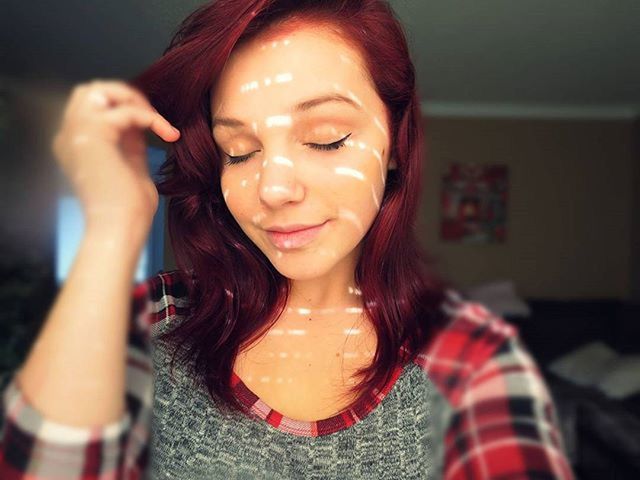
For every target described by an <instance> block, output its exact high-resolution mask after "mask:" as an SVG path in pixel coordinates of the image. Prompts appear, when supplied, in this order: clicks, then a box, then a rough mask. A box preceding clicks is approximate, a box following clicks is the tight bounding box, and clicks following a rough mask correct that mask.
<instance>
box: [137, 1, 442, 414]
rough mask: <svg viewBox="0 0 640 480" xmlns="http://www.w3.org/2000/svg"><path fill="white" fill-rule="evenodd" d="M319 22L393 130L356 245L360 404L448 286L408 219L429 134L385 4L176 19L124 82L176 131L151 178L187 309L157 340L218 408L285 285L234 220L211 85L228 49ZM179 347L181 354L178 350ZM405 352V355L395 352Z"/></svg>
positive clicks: (282, 5)
mask: <svg viewBox="0 0 640 480" xmlns="http://www.w3.org/2000/svg"><path fill="white" fill-rule="evenodd" d="M302 24H304V25H308V26H314V25H323V26H329V27H330V28H333V29H335V31H336V32H337V33H339V35H340V36H341V38H343V39H344V40H345V41H346V42H348V43H349V44H350V45H353V46H355V47H356V48H357V49H358V51H359V52H360V53H361V55H362V57H363V59H364V60H365V64H366V67H367V69H368V73H369V76H370V78H371V80H372V82H373V85H374V86H375V89H376V91H377V93H378V95H379V97H380V98H381V99H382V101H383V102H384V104H385V105H386V110H387V114H388V116H387V118H388V121H389V126H390V133H391V149H390V155H391V156H392V157H393V158H394V159H395V160H396V162H397V168H396V169H394V170H390V171H389V174H388V177H387V183H386V187H385V192H384V196H383V199H382V202H381V207H380V210H379V212H378V214H377V216H376V218H375V220H374V222H373V224H372V226H371V228H370V229H369V231H368V232H367V233H366V235H365V236H364V239H363V248H362V255H361V257H360V259H359V261H358V264H357V267H356V272H355V279H356V283H357V287H358V288H359V289H360V291H361V292H362V300H363V305H364V308H365V312H366V314H367V315H368V316H369V318H370V319H371V320H372V322H373V325H374V327H375V331H376V334H377V338H378V346H377V350H376V353H375V355H374V357H373V361H372V363H371V365H370V366H368V367H367V368H365V369H362V370H360V371H359V372H358V376H359V377H362V380H361V381H360V382H358V383H356V384H355V385H354V386H353V387H352V389H351V390H350V392H348V394H349V396H350V397H351V396H353V398H354V400H353V402H352V403H351V404H350V405H349V408H350V407H353V406H355V405H356V404H357V403H358V402H359V401H361V400H362V399H363V398H364V397H365V396H366V395H367V394H370V393H371V392H373V390H374V389H375V388H381V387H382V386H383V385H385V384H386V383H387V382H388V381H389V380H390V378H391V374H392V372H393V370H394V368H395V367H396V366H397V365H398V364H399V363H400V364H404V363H407V362H409V361H412V360H413V359H414V358H415V356H416V355H417V354H418V353H420V351H421V350H422V349H423V348H425V347H426V345H427V344H428V343H429V342H430V341H431V340H432V339H433V337H434V336H435V335H436V334H437V332H438V330H439V328H440V327H441V326H442V324H443V321H444V320H445V314H444V313H443V311H442V310H441V309H440V305H441V303H442V301H443V300H444V298H445V291H446V289H447V287H448V285H447V283H446V282H445V280H443V278H442V277H441V276H439V275H437V274H436V273H435V272H434V269H433V267H432V265H433V263H434V259H433V258H432V257H430V256H429V255H428V254H427V253H426V252H425V251H424V250H422V248H421V247H420V245H419V244H418V242H417V240H416V237H415V231H414V227H415V220H416V214H417V210H418V202H419V194H420V190H421V163H422V158H423V157H422V148H423V145H422V143H423V128H422V124H421V115H420V109H419V100H418V95H417V90H416V83H415V70H414V66H413V63H412V62H411V59H410V56H409V51H408V47H407V41H406V37H405V34H404V31H403V29H402V27H401V25H400V22H399V21H398V20H397V19H396V17H395V15H394V13H393V10H392V9H391V7H390V6H389V5H388V4H387V2H384V1H381V0H323V1H318V0H218V1H214V2H211V3H209V4H206V5H203V6H201V7H199V8H198V9H197V10H196V11H194V12H193V13H192V14H190V15H189V16H188V17H187V18H186V19H185V20H184V21H183V22H182V24H181V25H180V27H179V29H178V31H177V33H176V34H175V36H174V38H173V39H172V40H171V42H170V45H169V46H168V48H167V49H166V50H165V52H164V54H163V56H162V57H161V58H160V59H159V60H157V61H156V62H155V63H154V64H153V65H151V66H150V67H149V68H148V69H147V70H146V71H144V72H143V73H142V74H140V75H139V76H138V77H136V78H135V79H133V80H132V81H131V82H130V84H131V85H132V86H134V87H136V88H138V89H139V90H140V91H142V92H143V93H144V94H145V95H146V96H147V97H148V98H149V100H150V102H151V103H152V105H153V106H154V107H155V108H156V109H157V110H158V111H159V112H160V113H161V114H162V115H164V116H165V117H166V118H167V119H168V120H169V121H170V122H171V123H172V124H174V125H176V126H177V127H178V128H179V129H180V131H181V134H182V136H181V138H180V140H179V141H177V142H176V143H173V144H170V146H169V151H168V155H167V159H166V162H165V163H164V164H163V165H162V167H161V171H160V174H161V176H162V177H163V179H162V181H161V182H159V183H157V185H156V186H157V188H158V192H159V193H160V194H161V195H164V196H166V197H167V198H168V199H169V200H168V228H169V236H170V240H171V244H172V247H173V251H174V254H175V258H176V264H177V267H178V270H179V275H180V277H181V278H182V279H183V281H184V282H185V284H186V285H187V288H188V296H189V305H190V314H189V317H188V321H185V322H182V323H181V324H179V325H178V326H177V327H175V328H173V329H172V330H170V331H169V332H167V333H166V334H164V335H163V336H162V337H161V338H162V339H163V340H166V341H169V342H171V343H173V344H174V346H175V350H174V355H173V358H172V362H171V363H172V368H173V361H174V360H175V358H176V356H177V354H178V352H182V353H183V355H182V357H181V358H182V359H183V360H187V361H190V360H192V359H193V360H194V363H193V365H192V366H191V369H190V371H191V372H192V373H193V374H194V377H195V378H196V380H199V382H200V385H202V386H204V387H205V388H206V389H207V390H208V392H209V394H210V395H211V398H212V399H213V401H214V402H216V403H218V402H217V401H216V400H217V399H220V400H222V403H221V405H222V406H228V407H230V408H232V409H236V410H242V407H241V404H240V403H239V402H238V401H237V399H236V398H235V396H234V395H233V389H232V387H231V373H232V371H233V365H234V360H235V358H236V356H237V354H238V352H239V351H240V346H242V345H245V344H248V343H249V342H251V341H254V340H256V339H258V338H259V337H260V336H261V335H262V334H263V333H265V332H266V331H268V329H269V327H270V326H272V325H273V323H274V322H275V320H276V319H277V318H278V316H279V315H280V313H282V311H283V309H284V308H285V306H286V302H287V298H288V295H289V289H290V281H289V279H287V278H286V277H284V276H283V275H281V274H280V273H279V272H278V271H277V270H276V269H275V267H274V266H273V265H272V264H271V262H270V261H269V259H268V258H267V257H266V256H265V255H264V254H263V253H262V251H261V250H260V249H258V248H257V247H256V245H255V244H254V243H253V242H252V241H251V240H250V239H249V238H248V237H247V236H246V234H245V233H244V232H243V231H242V230H241V229H240V227H239V226H238V225H237V223H236V222H235V220H234V218H233V216H232V215H231V213H230V212H229V210H228V208H227V206H226V203H225V201H224V198H223V194H222V191H221V187H220V173H221V169H222V162H223V159H222V158H221V157H220V155H219V154H218V151H217V149H216V146H215V143H214V140H213V136H212V130H211V112H210V90H211V89H212V88H214V87H215V84H216V80H217V78H218V77H219V75H220V73H221V71H222V69H223V67H224V65H225V62H226V60H227V59H228V58H229V56H230V54H231V52H232V50H233V49H234V47H236V46H237V45H239V44H240V43H242V42H245V41H248V40H250V39H252V38H254V37H255V36H256V35H258V34H261V33H265V32H267V31H268V30H271V29H272V28H273V29H275V30H274V31H278V32H282V30H283V29H284V28H296V27H297V26H300V25H302ZM185 345H186V347H185V348H182V347H184V346H185ZM402 346H406V347H407V349H406V350H404V353H402V352H403V350H401V347H402Z"/></svg>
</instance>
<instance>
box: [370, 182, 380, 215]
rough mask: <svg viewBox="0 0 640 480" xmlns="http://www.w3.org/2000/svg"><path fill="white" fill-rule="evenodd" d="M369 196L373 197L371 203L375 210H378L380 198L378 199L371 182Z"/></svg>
mask: <svg viewBox="0 0 640 480" xmlns="http://www.w3.org/2000/svg"><path fill="white" fill-rule="evenodd" d="M371 196H372V197H373V203H374V204H375V206H376V210H380V200H379V199H378V194H377V193H376V189H375V187H374V186H373V183H372V184H371Z"/></svg>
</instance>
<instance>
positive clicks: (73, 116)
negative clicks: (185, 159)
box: [52, 80, 180, 236]
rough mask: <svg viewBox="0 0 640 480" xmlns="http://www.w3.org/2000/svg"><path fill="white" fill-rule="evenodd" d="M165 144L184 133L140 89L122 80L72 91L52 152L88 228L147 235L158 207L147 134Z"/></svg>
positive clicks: (98, 83) (102, 82)
mask: <svg viewBox="0 0 640 480" xmlns="http://www.w3.org/2000/svg"><path fill="white" fill-rule="evenodd" d="M147 128H149V129H151V130H152V131H153V132H154V133H155V134H157V135H158V136H159V137H160V138H162V139H163V140H164V141H166V142H175V141H176V140H178V139H179V138H180V132H179V131H178V130H176V129H174V127H173V126H172V125H171V124H170V123H169V122H168V121H167V120H166V119H165V118H164V117H163V116H162V115H160V114H159V113H158V112H157V110H155V109H154V108H153V107H152V106H151V104H150V103H149V101H148V100H147V98H146V97H145V96H144V95H143V94H142V93H141V92H140V91H139V90H137V89H135V88H133V87H131V86H130V85H128V84H127V83H125V82H123V81H118V80H111V81H107V80H93V81H90V82H88V83H82V84H79V85H77V86H76V87H74V89H73V91H72V93H71V95H70V97H69V100H68V102H67V104H66V106H65V111H64V114H63V117H62V122H61V126H60V128H59V130H58V132H57V133H56V135H55V136H54V139H53V143H52V150H53V152H54V154H55V156H56V159H57V161H58V163H59V164H60V166H61V167H62V170H63V172H64V174H65V176H66V177H67V178H69V180H70V181H71V184H72V186H73V189H74V190H75V193H76V195H77V196H78V198H79V200H80V203H81V205H82V208H83V211H84V215H85V221H86V223H87V225H88V227H89V228H91V226H92V225H100V226H101V227H107V228H120V227H122V228H132V226H133V225H136V226H137V227H138V230H139V231H140V232H141V235H143V236H146V234H147V233H148V229H149V227H150V225H151V222H152V220H153V216H154V214H155V212H156V210H157V208H158V191H157V190H156V187H155V185H154V183H153V180H152V179H151V176H150V174H149V170H148V166H147V155H146V142H145V137H144V131H145V129H147Z"/></svg>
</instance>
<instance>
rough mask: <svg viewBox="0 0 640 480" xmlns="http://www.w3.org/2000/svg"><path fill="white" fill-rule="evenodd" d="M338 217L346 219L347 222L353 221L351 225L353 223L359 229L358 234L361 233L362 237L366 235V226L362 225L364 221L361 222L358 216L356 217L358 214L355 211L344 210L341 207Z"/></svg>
mask: <svg viewBox="0 0 640 480" xmlns="http://www.w3.org/2000/svg"><path fill="white" fill-rule="evenodd" d="M338 216H339V217H340V218H343V219H345V220H349V221H351V223H353V224H354V225H355V227H356V228H357V229H358V232H360V234H361V235H364V226H363V225H362V221H361V220H360V218H359V217H358V215H356V213H355V212H354V211H353V210H350V209H348V208H344V207H340V210H339V212H338Z"/></svg>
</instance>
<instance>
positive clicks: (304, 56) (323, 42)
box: [211, 27, 375, 117]
mask: <svg viewBox="0 0 640 480" xmlns="http://www.w3.org/2000/svg"><path fill="white" fill-rule="evenodd" d="M331 92H338V93H342V94H343V95H345V96H352V95H355V96H356V97H358V98H362V101H366V100H367V99H368V100H369V101H375V100H374V99H373V98H371V96H372V95H375V91H374V90H373V86H372V85H371V81H370V80H369V78H368V74H367V70H366V66H365V64H364V59H363V58H362V56H361V55H360V53H359V52H358V51H357V49H355V48H353V47H352V46H350V45H349V44H348V43H347V42H346V41H344V40H343V39H342V38H340V36H338V34H337V33H335V32H334V31H333V30H330V29H328V28H327V27H314V28H310V27H301V28H297V29H295V30H293V31H287V32H283V33H282V34H278V33H277V32H274V33H269V34H268V35H263V36H259V37H257V38H255V39H253V40H251V41H250V42H248V43H246V44H244V45H242V46H240V47H239V48H237V49H236V50H234V51H233V52H232V54H231V56H230V58H229V61H228V62H227V64H226V65H225V68H224V70H223V71H222V74H221V75H220V77H219V79H218V84H217V86H216V88H215V90H214V91H213V92H212V97H211V99H212V100H211V106H212V110H211V111H212V113H213V114H214V115H215V114H217V113H219V112H220V111H224V112H225V113H238V114H242V115H243V116H248V117H250V116H255V115H258V114H260V113H262V114H264V113H265V112H264V110H263V109H264V108H265V107H271V108H280V107H282V108H286V107H288V106H291V105H293V104H294V103H295V100H296V99H302V98H311V97H313V95H315V94H327V93H331ZM266 113H272V112H266Z"/></svg>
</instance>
